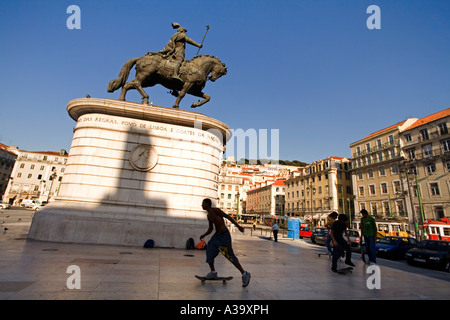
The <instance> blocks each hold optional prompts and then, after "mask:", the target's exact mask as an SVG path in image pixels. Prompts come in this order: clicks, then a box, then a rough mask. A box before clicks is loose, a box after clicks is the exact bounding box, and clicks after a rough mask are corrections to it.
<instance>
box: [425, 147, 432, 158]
mask: <svg viewBox="0 0 450 320" xmlns="http://www.w3.org/2000/svg"><path fill="white" fill-rule="evenodd" d="M423 156H424V157H431V156H433V151H432V150H431V144H426V145H424V146H423Z"/></svg>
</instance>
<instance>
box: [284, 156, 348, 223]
mask: <svg viewBox="0 0 450 320" xmlns="http://www.w3.org/2000/svg"><path fill="white" fill-rule="evenodd" d="M285 201H286V215H287V216H291V217H294V216H295V217H301V218H303V219H304V220H305V221H310V222H311V224H312V225H321V224H323V222H324V220H325V219H326V216H327V215H328V214H329V213H330V212H332V211H336V212H338V213H347V214H348V213H349V212H350V213H352V214H353V212H352V210H353V209H352V208H353V190H352V180H351V174H350V160H349V159H347V158H342V157H335V156H333V157H328V158H326V159H323V160H318V161H315V162H313V163H312V164H310V165H308V166H306V167H303V168H300V169H299V170H298V171H297V172H295V173H294V174H293V175H292V176H291V178H290V179H288V180H286V196H285Z"/></svg>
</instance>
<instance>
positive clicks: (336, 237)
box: [330, 214, 355, 272]
mask: <svg viewBox="0 0 450 320" xmlns="http://www.w3.org/2000/svg"><path fill="white" fill-rule="evenodd" d="M347 221H348V218H347V216H346V215H345V214H340V215H339V216H338V219H337V220H336V221H335V222H334V223H333V225H332V226H331V231H330V235H331V239H332V240H333V246H334V248H333V259H332V262H331V271H333V272H337V271H338V270H337V261H338V259H339V256H340V255H341V250H345V253H346V254H345V264H347V265H349V266H352V267H354V266H355V265H354V264H353V262H352V249H351V248H350V245H349V243H350V237H349V236H348V233H347ZM344 232H345V236H346V237H347V240H348V242H347V241H345V240H344V237H343V233H344Z"/></svg>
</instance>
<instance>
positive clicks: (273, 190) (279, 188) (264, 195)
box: [246, 179, 285, 223]
mask: <svg viewBox="0 0 450 320" xmlns="http://www.w3.org/2000/svg"><path fill="white" fill-rule="evenodd" d="M246 213H247V214H248V215H251V216H254V217H257V220H258V221H260V222H261V223H263V222H264V221H267V220H271V219H273V218H278V219H279V218H281V216H284V215H285V180H281V179H280V180H276V181H274V182H272V181H268V182H267V184H263V185H262V186H260V187H259V188H255V189H252V190H249V191H247V201H246Z"/></svg>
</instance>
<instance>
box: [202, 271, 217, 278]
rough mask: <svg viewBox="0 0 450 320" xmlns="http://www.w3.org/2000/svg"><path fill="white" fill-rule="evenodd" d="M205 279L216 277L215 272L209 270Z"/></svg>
mask: <svg viewBox="0 0 450 320" xmlns="http://www.w3.org/2000/svg"><path fill="white" fill-rule="evenodd" d="M205 278H206V279H217V272H216V271H211V272H210V273H208V274H207V275H206V277H205Z"/></svg>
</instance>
